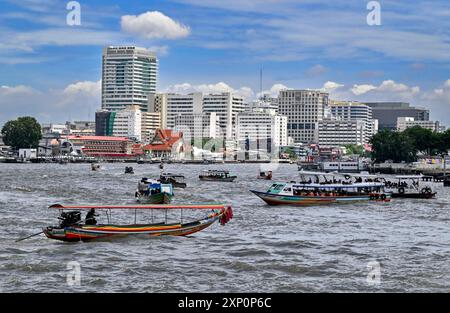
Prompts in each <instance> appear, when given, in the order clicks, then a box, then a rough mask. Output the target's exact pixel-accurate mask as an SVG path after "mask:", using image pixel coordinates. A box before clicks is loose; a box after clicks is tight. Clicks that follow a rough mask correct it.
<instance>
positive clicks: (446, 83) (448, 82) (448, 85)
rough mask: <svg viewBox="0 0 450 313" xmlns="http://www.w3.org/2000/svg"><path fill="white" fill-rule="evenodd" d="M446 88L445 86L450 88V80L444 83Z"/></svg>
mask: <svg viewBox="0 0 450 313" xmlns="http://www.w3.org/2000/svg"><path fill="white" fill-rule="evenodd" d="M444 86H445V87H446V88H450V79H449V80H447V81H446V82H445V83H444Z"/></svg>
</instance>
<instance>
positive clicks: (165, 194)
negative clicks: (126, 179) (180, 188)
mask: <svg viewBox="0 0 450 313" xmlns="http://www.w3.org/2000/svg"><path fill="white" fill-rule="evenodd" d="M134 196H135V198H136V200H137V202H139V203H150V204H168V203H170V201H172V197H173V188H172V185H171V184H162V183H160V182H158V181H155V180H148V179H147V178H145V177H144V178H142V180H141V181H140V182H139V183H138V188H137V190H136V192H135V194H134Z"/></svg>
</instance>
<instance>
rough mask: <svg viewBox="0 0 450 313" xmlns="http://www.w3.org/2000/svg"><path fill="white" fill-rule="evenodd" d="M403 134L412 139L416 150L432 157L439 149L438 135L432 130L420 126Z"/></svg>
mask: <svg viewBox="0 0 450 313" xmlns="http://www.w3.org/2000/svg"><path fill="white" fill-rule="evenodd" d="M403 134H404V135H406V136H408V137H409V138H410V139H411V142H412V144H413V146H414V148H415V150H417V151H420V152H423V153H426V154H427V155H432V153H433V151H434V150H436V149H437V148H438V145H439V144H438V142H439V138H438V134H437V133H435V132H433V131H431V130H430V129H427V128H423V127H420V126H414V127H411V128H407V129H406V130H404V131H403Z"/></svg>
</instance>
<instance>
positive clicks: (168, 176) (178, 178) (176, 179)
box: [159, 173, 187, 188]
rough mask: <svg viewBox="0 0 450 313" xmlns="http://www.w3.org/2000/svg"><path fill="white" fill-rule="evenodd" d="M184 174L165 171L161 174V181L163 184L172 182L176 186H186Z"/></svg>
mask: <svg viewBox="0 0 450 313" xmlns="http://www.w3.org/2000/svg"><path fill="white" fill-rule="evenodd" d="M184 180H185V177H184V176H183V175H176V174H172V173H163V174H161V175H160V176H159V181H160V182H161V183H162V184H172V186H173V187H174V188H186V186H187V185H186V183H185V182H184Z"/></svg>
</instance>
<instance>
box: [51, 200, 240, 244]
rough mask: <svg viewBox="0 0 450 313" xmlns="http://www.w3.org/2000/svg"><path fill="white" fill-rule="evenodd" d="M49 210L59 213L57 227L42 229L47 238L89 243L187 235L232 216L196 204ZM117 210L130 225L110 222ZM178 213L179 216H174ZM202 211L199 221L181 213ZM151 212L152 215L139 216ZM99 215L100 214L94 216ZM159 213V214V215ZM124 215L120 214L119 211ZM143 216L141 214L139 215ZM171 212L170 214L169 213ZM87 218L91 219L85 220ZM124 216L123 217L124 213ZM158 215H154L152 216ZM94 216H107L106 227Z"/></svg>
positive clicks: (222, 207) (228, 211)
mask: <svg viewBox="0 0 450 313" xmlns="http://www.w3.org/2000/svg"><path fill="white" fill-rule="evenodd" d="M50 208H51V209H58V210H60V216H59V218H58V219H59V220H60V223H59V225H57V226H48V227H45V228H44V229H43V233H44V234H45V235H46V236H47V237H48V238H50V239H56V240H62V241H69V242H70V241H91V240H94V239H105V238H111V237H124V236H139V235H140V236H152V237H154V236H167V235H170V236H186V235H190V234H193V233H196V232H198V231H201V230H203V229H205V228H207V227H208V226H210V225H212V224H214V223H215V222H217V221H218V222H219V223H220V224H221V225H225V224H226V223H227V222H228V221H229V220H230V219H231V218H232V217H233V211H232V209H231V207H229V206H225V205H223V204H199V205H61V204H54V205H51V206H50ZM83 210H88V213H87V215H86V217H87V218H86V220H85V221H84V222H83V221H82V220H81V212H82V211H83ZM118 210H122V211H127V212H132V214H131V218H132V219H133V223H131V224H115V223H113V221H112V220H113V212H117V211H118ZM178 210H180V211H179V212H181V214H179V213H177V212H178ZM185 210H188V211H190V212H193V213H195V212H199V211H204V212H205V213H206V212H208V214H202V217H201V218H196V219H194V220H192V219H189V217H187V216H186V213H185V215H183V212H184V211H185ZM143 211H145V212H146V213H147V212H151V215H149V214H146V213H142V212H143ZM96 212H101V213H102V214H97V213H96ZM137 212H140V215H144V217H142V216H140V217H139V218H140V219H145V220H146V221H145V222H143V223H139V222H138V215H137ZM158 212H160V213H162V215H161V214H159V216H158V214H157V213H158ZM122 213H123V212H122ZM141 213H142V214H141ZM170 213H172V214H170ZM88 215H90V218H89V219H88ZM125 215H126V214H125ZM155 215H157V216H155ZM168 215H171V217H173V216H174V215H175V216H177V217H180V221H179V222H174V223H169V222H168ZM94 216H97V217H98V216H102V217H106V223H105V224H101V223H100V224H97V220H96V219H95V217H94ZM119 217H120V218H121V219H122V218H123V217H124V214H117V217H115V216H114V218H115V219H119Z"/></svg>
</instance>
